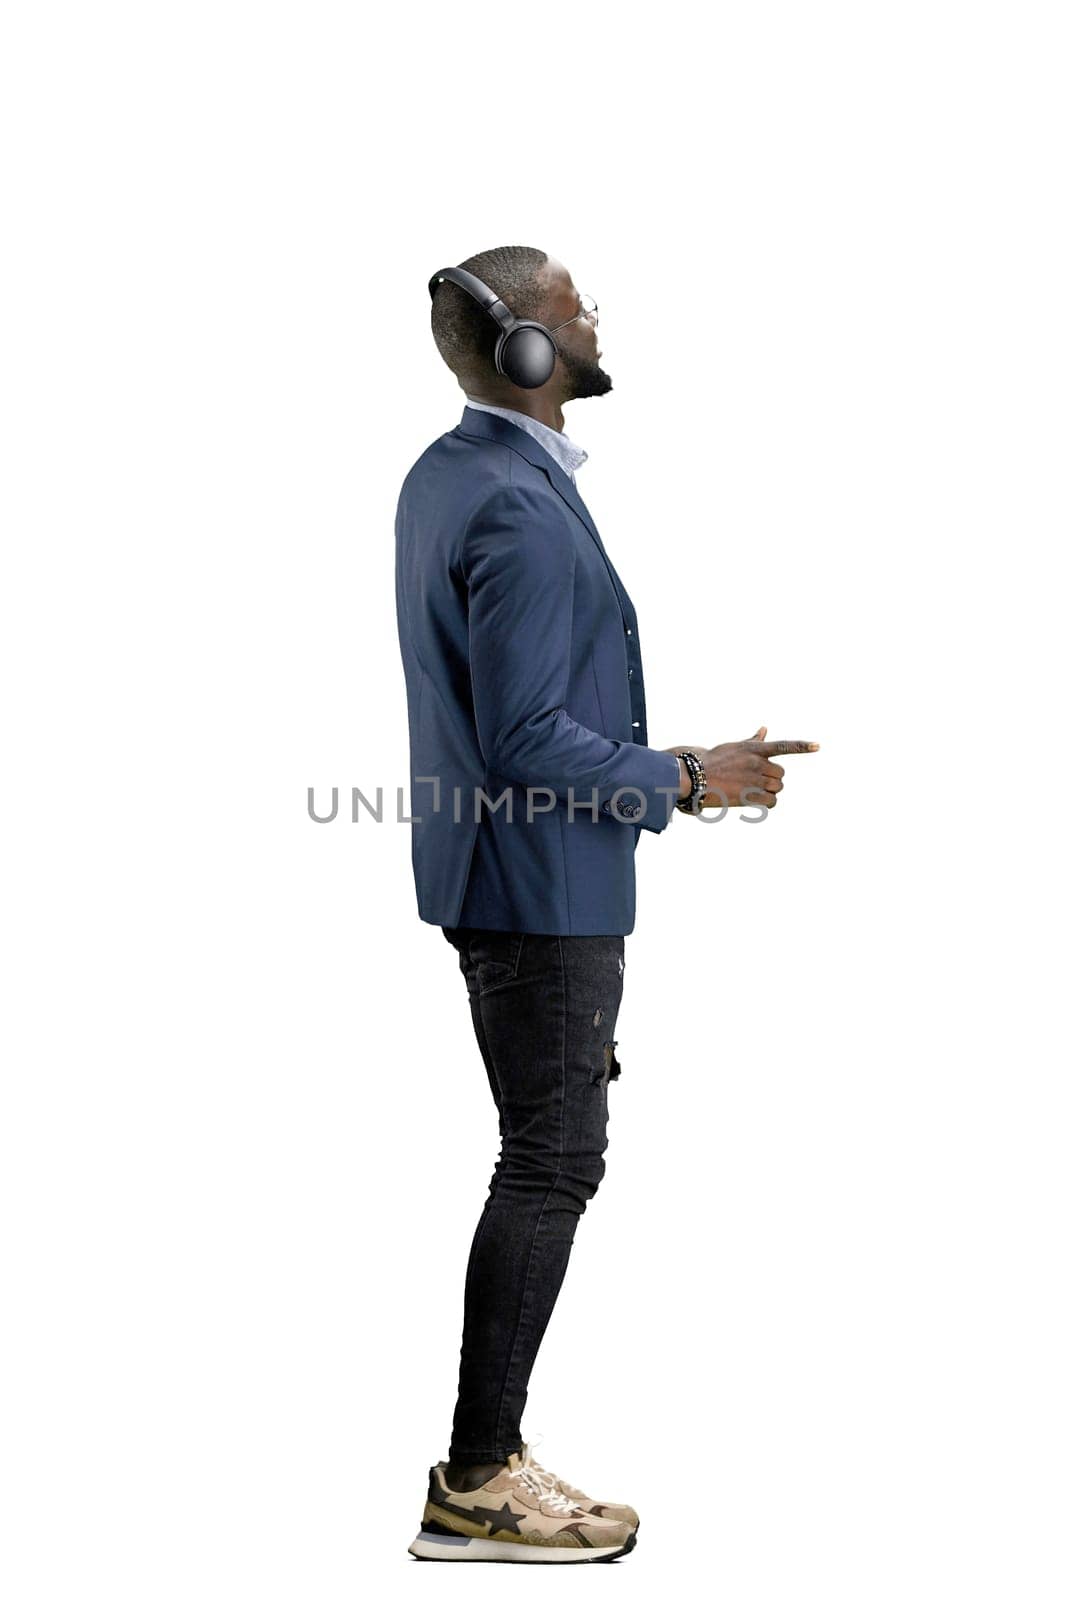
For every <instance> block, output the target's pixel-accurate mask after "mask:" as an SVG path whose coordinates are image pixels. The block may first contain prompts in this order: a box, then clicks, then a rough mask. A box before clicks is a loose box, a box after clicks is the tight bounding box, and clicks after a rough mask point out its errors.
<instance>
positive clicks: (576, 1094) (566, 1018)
mask: <svg viewBox="0 0 1067 1600" xmlns="http://www.w3.org/2000/svg"><path fill="white" fill-rule="evenodd" d="M446 937H448V938H449V941H450V943H452V944H453V945H454V946H455V947H456V949H457V950H458V951H459V955H460V964H461V967H462V968H463V973H464V977H465V979H466V981H467V988H468V993H469V996H470V1003H471V1015H472V1019H473V1022H474V1029H475V1034H476V1036H477V1039H478V1045H479V1048H480V1050H481V1054H482V1059H483V1061H484V1063H485V1067H486V1072H487V1074H488V1077H489V1083H490V1087H491V1089H492V1092H493V1098H494V1100H495V1102H496V1105H497V1110H498V1114H499V1119H500V1136H501V1151H500V1156H499V1159H498V1161H497V1164H496V1169H495V1171H494V1173H493V1177H492V1180H491V1182H490V1185H489V1195H488V1198H487V1200H486V1203H485V1207H484V1209H483V1211H482V1215H481V1218H480V1220H479V1222H478V1226H477V1229H476V1230H475V1234H474V1239H473V1241H472V1244H471V1250H470V1257H469V1261H468V1267H467V1279H466V1287H465V1292H464V1322H463V1343H462V1350H461V1355H460V1375H459V1395H458V1399H457V1403H456V1410H455V1416H454V1419H453V1430H452V1445H451V1450H450V1455H449V1460H450V1464H451V1466H452V1467H453V1469H454V1471H455V1474H456V1476H457V1477H460V1476H462V1473H463V1469H464V1468H466V1469H467V1472H468V1475H470V1474H471V1473H472V1472H474V1471H475V1469H478V1468H481V1469H482V1470H485V1468H487V1467H488V1466H489V1465H490V1464H499V1463H502V1462H504V1461H506V1460H507V1458H508V1456H509V1455H510V1454H511V1453H512V1452H514V1451H521V1449H522V1435H521V1421H522V1412H523V1407H524V1405H525V1402H526V1393H527V1387H528V1384H529V1378H530V1372H531V1369H532V1367H533V1363H534V1359H535V1357H536V1355H537V1352H538V1349H539V1348H540V1345H541V1340H542V1337H543V1335H544V1332H545V1328H546V1327H547V1325H548V1320H549V1318H550V1316H551V1314H552V1310H553V1307H554V1306H555V1303H556V1298H557V1296H558V1294H559V1290H560V1286H561V1284H562V1282H563V1277H564V1274H565V1272H566V1269H567V1263H568V1260H569V1257H570V1251H571V1245H572V1243H573V1240H574V1233H575V1229H576V1227H577V1225H578V1219H579V1217H580V1216H581V1215H582V1213H583V1212H584V1210H585V1208H586V1205H587V1203H588V1201H589V1200H590V1199H591V1198H592V1196H593V1195H594V1194H595V1193H596V1190H597V1187H598V1185H599V1183H600V1180H601V1178H602V1177H603V1175H604V1170H605V1164H604V1152H605V1150H606V1148H607V1143H608V1138H607V1122H608V1101H607V1096H608V1083H609V1082H610V1080H611V1079H612V1078H613V1077H615V1076H616V1075H617V1073H618V1063H617V1060H616V1058H615V1053H614V1042H615V1041H614V1029H615V1022H616V1018H617V1016H618V1011H619V1006H620V1003H621V1000H622V986H623V965H624V940H623V938H622V936H621V935H602V936H601V935H597V936H589V937H587V936H579V935H574V936H560V937H557V936H555V935H545V934H507V933H493V932H482V931H478V930H476V929H450V930H447V932H446ZM450 1476H451V1475H450ZM455 1486H456V1487H458V1486H459V1485H458V1483H457V1484H456V1485H455Z"/></svg>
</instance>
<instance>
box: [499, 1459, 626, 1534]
mask: <svg viewBox="0 0 1067 1600" xmlns="http://www.w3.org/2000/svg"><path fill="white" fill-rule="evenodd" d="M540 1443H541V1440H540V1439H539V1438H538V1439H535V1440H534V1441H533V1444H524V1445H523V1447H522V1460H523V1464H524V1465H525V1466H528V1467H530V1468H532V1470H533V1471H534V1472H535V1473H537V1474H538V1476H539V1477H540V1478H541V1480H542V1482H543V1483H544V1485H545V1487H546V1488H547V1489H555V1490H556V1491H557V1493H559V1494H563V1495H566V1496H567V1498H568V1499H569V1500H573V1501H574V1503H575V1505H578V1506H581V1508H582V1510H583V1511H587V1512H588V1513H589V1515H590V1516H593V1517H606V1518H607V1519H608V1521H609V1522H625V1523H626V1524H627V1525H628V1526H629V1527H631V1528H633V1530H634V1532H635V1533H636V1532H637V1530H638V1528H639V1527H640V1526H641V1518H640V1517H639V1516H638V1515H637V1512H636V1511H635V1510H634V1508H633V1506H624V1505H618V1504H617V1503H616V1502H615V1501H613V1500H594V1499H593V1498H592V1496H591V1495H588V1494H583V1493H582V1491H581V1489H576V1488H574V1486H573V1484H570V1483H565V1482H564V1480H563V1479H562V1478H561V1477H560V1476H559V1475H558V1473H555V1472H549V1470H548V1468H547V1467H543V1466H542V1465H541V1463H540V1462H539V1461H535V1460H534V1457H533V1446H534V1444H540Z"/></svg>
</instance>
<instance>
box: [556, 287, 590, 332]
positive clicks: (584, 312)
mask: <svg viewBox="0 0 1067 1600" xmlns="http://www.w3.org/2000/svg"><path fill="white" fill-rule="evenodd" d="M578 304H579V305H580V306H581V310H580V311H579V312H578V314H577V316H574V317H568V318H567V320H566V322H561V323H560V324H559V327H556V328H549V330H548V331H549V333H558V332H559V330H560V328H569V327H570V325H571V323H572V322H581V320H582V318H583V317H584V318H585V320H586V321H587V322H590V323H592V325H593V327H594V328H595V327H596V325H597V318H598V316H599V312H598V311H597V308H596V301H595V300H594V299H593V297H592V295H591V294H580V295H579V296H578Z"/></svg>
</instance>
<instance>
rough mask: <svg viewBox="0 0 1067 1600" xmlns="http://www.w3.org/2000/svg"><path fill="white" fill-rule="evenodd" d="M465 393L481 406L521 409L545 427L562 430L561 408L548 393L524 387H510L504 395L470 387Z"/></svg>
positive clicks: (525, 415) (557, 430)
mask: <svg viewBox="0 0 1067 1600" xmlns="http://www.w3.org/2000/svg"><path fill="white" fill-rule="evenodd" d="M466 393H467V398H468V399H469V400H477V401H478V402H479V404H481V405H483V406H501V407H502V408H503V409H504V410H505V411H521V412H522V414H523V416H524V417H532V418H533V420H534V421H535V422H543V423H544V425H545V427H546V428H555V430H556V432H557V433H562V432H563V408H562V407H561V406H560V405H559V403H558V402H557V401H555V400H553V399H551V398H550V397H549V396H548V395H545V394H538V393H537V392H536V391H535V390H525V389H517V390H516V389H511V390H510V391H509V392H508V393H507V394H505V395H500V394H485V393H476V392H475V391H474V390H471V389H468V390H467V391H466Z"/></svg>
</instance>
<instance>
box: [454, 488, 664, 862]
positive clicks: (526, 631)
mask: <svg viewBox="0 0 1067 1600" xmlns="http://www.w3.org/2000/svg"><path fill="white" fill-rule="evenodd" d="M575 565H576V555H575V550H574V540H573V536H572V534H571V531H570V528H569V527H568V525H567V522H566V519H565V517H564V515H563V512H562V511H561V510H559V509H558V508H556V507H555V506H553V505H552V503H551V501H550V500H549V499H548V498H547V497H546V496H541V495H537V494H535V493H534V492H533V491H531V490H529V489H526V488H522V487H520V486H518V485H515V484H511V485H507V486H506V487H501V488H500V489H498V490H496V491H495V492H494V493H493V494H492V495H490V497H489V499H488V500H487V501H486V502H485V503H484V505H482V506H481V507H480V508H479V510H478V511H477V512H476V513H475V514H474V516H473V517H472V518H471V521H470V523H469V524H468V527H467V530H466V533H465V535H464V542H463V551H462V557H461V567H462V572H463V576H464V578H465V580H466V583H467V590H468V604H469V628H470V664H471V680H472V685H473V692H474V715H475V722H476V725H477V729H478V740H479V743H480V745H481V749H482V754H483V756H484V758H485V763H486V767H487V769H489V770H490V771H492V772H494V773H496V774H498V775H500V776H501V777H504V778H506V779H508V780H509V781H511V782H514V783H520V784H522V785H524V786H525V787H527V788H533V787H538V788H544V789H550V790H551V791H552V792H553V793H554V794H555V795H557V797H558V798H559V799H561V800H563V801H566V799H567V796H568V792H569V793H570V794H571V795H572V796H573V801H574V804H575V805H587V804H588V803H589V802H590V801H591V800H592V798H593V790H594V788H595V789H596V790H597V801H598V804H599V805H601V806H603V804H604V803H605V802H606V801H608V800H610V798H611V796H612V795H613V794H614V793H615V791H616V790H620V789H627V790H635V791H637V792H636V793H634V794H626V795H621V796H620V799H619V805H620V806H622V805H625V804H633V805H636V806H637V808H638V809H639V810H640V809H641V806H640V799H639V797H640V796H643V797H644V800H645V807H644V814H643V815H642V816H640V817H636V816H635V817H634V818H633V819H632V820H633V822H634V823H635V824H636V825H637V826H639V827H643V828H649V829H651V830H652V831H653V832H654V833H659V832H661V831H662V829H663V828H665V827H666V825H667V823H668V821H669V820H670V816H671V812H672V811H673V810H674V805H675V801H676V799H677V795H678V791H679V789H680V788H688V782H689V780H688V774H687V775H686V778H685V783H684V785H683V784H682V781H681V774H680V772H679V766H680V763H679V762H678V759H677V757H676V756H674V755H673V754H672V753H671V752H669V751H666V750H650V749H649V748H648V747H647V746H645V745H639V744H634V743H632V742H630V741H628V740H620V739H608V738H605V737H604V736H603V735H602V734H600V733H597V732H595V731H594V730H593V729H592V728H587V727H585V726H584V725H583V724H581V723H578V722H575V721H574V719H573V718H572V717H571V716H569V715H568V713H567V711H566V708H565V701H566V697H567V686H568V680H569V675H570V659H571V642H572V641H571V632H572V617H573V607H574V574H575ZM657 790H658V791H659V792H657ZM615 815H616V816H618V811H617V810H616V813H615ZM619 820H627V819H623V818H621V817H619Z"/></svg>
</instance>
